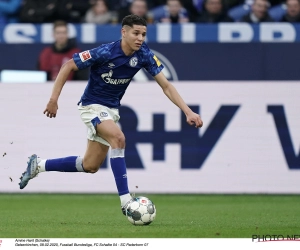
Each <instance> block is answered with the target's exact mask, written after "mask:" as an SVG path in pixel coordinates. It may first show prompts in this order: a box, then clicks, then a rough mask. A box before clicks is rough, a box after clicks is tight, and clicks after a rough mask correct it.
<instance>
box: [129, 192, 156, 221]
mask: <svg viewBox="0 0 300 250" xmlns="http://www.w3.org/2000/svg"><path fill="white" fill-rule="evenodd" d="M125 213H126V216H127V219H128V220H129V222H130V223H132V224H133V225H139V226H143V225H149V224H150V223H152V222H153V221H154V219H155V217H156V208H155V205H154V203H153V202H152V201H151V200H150V199H149V198H147V197H145V196H139V197H134V198H133V200H132V202H131V203H130V204H129V205H128V207H127V209H126V211H125Z"/></svg>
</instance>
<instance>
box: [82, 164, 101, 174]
mask: <svg viewBox="0 0 300 250" xmlns="http://www.w3.org/2000/svg"><path fill="white" fill-rule="evenodd" d="M83 168H84V171H85V172H86V173H89V174H94V173H97V172H98V170H99V168H100V165H99V166H96V165H93V164H83Z"/></svg>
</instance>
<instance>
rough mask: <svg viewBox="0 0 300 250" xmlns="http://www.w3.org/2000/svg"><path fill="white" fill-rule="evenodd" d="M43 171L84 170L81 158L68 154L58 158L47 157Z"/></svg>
mask: <svg viewBox="0 0 300 250" xmlns="http://www.w3.org/2000/svg"><path fill="white" fill-rule="evenodd" d="M45 171H59V172H84V169H83V166H82V158H81V157H78V156H68V157H64V158H58V159H48V160H46V162H45Z"/></svg>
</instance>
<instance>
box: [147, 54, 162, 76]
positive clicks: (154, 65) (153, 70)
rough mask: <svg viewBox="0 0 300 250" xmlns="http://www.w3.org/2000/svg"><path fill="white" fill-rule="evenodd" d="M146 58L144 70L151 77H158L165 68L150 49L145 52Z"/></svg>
mask: <svg viewBox="0 0 300 250" xmlns="http://www.w3.org/2000/svg"><path fill="white" fill-rule="evenodd" d="M144 56H145V57H146V58H147V60H146V63H145V66H144V68H145V69H146V70H147V71H148V72H149V74H150V75H152V76H156V75H157V74H158V73H160V72H161V71H162V70H163V68H164V66H163V65H162V63H161V62H160V61H159V59H158V58H157V57H156V55H155V54H154V53H153V52H152V51H151V50H150V49H149V48H147V49H146V50H145V51H144Z"/></svg>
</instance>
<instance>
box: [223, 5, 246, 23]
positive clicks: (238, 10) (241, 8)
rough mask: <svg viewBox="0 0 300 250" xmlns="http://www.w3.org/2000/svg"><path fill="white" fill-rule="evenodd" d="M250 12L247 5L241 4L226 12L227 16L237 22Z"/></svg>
mask: <svg viewBox="0 0 300 250" xmlns="http://www.w3.org/2000/svg"><path fill="white" fill-rule="evenodd" d="M250 10H251V6H249V5H248V4H241V5H238V6H235V7H233V8H231V9H230V10H229V11H228V15H229V16H230V17H231V18H232V19H233V20H234V21H236V22H237V21H239V20H240V19H241V18H242V17H243V16H244V15H247V14H248V13H249V12H250Z"/></svg>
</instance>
